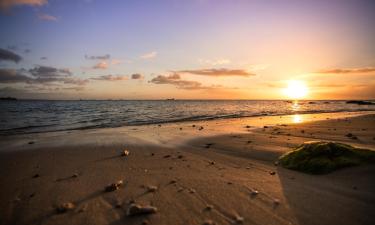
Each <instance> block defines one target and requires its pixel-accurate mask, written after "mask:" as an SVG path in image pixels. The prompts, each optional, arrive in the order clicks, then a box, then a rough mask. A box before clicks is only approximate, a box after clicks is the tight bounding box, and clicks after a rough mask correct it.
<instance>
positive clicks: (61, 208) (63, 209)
mask: <svg viewBox="0 0 375 225" xmlns="http://www.w3.org/2000/svg"><path fill="white" fill-rule="evenodd" d="M75 207H76V206H75V205H74V204H73V203H71V202H66V203H63V204H61V205H59V206H58V207H57V208H56V211H57V212H58V213H65V212H67V211H68V210H72V209H74V208H75Z"/></svg>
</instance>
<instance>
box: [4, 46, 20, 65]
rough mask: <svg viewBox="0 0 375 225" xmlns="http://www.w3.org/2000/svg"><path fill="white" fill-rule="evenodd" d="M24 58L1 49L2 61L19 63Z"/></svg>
mask: <svg viewBox="0 0 375 225" xmlns="http://www.w3.org/2000/svg"><path fill="white" fill-rule="evenodd" d="M21 59H22V57H21V56H19V55H17V54H16V53H13V52H11V51H8V50H5V49H2V48H0V61H13V62H15V63H18V62H19V61H21Z"/></svg>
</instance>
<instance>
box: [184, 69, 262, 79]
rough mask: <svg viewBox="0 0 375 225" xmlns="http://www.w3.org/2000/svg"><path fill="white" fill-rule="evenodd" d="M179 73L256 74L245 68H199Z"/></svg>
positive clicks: (244, 75)
mask: <svg viewBox="0 0 375 225" xmlns="http://www.w3.org/2000/svg"><path fill="white" fill-rule="evenodd" d="M177 72H179V73H189V74H194V75H201V76H213V77H221V76H222V77H223V76H242V77H248V76H255V74H254V73H250V72H247V71H246V70H243V69H225V68H221V69H198V70H180V71H177Z"/></svg>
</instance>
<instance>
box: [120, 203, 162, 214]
mask: <svg viewBox="0 0 375 225" xmlns="http://www.w3.org/2000/svg"><path fill="white" fill-rule="evenodd" d="M157 211H158V209H157V208H156V207H154V206H149V205H147V206H141V205H138V204H135V203H132V204H130V206H129V208H128V210H127V212H126V215H127V216H136V215H144V214H153V213H156V212H157Z"/></svg>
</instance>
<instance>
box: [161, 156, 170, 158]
mask: <svg viewBox="0 0 375 225" xmlns="http://www.w3.org/2000/svg"><path fill="white" fill-rule="evenodd" d="M169 157H171V155H165V156H163V158H169Z"/></svg>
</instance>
